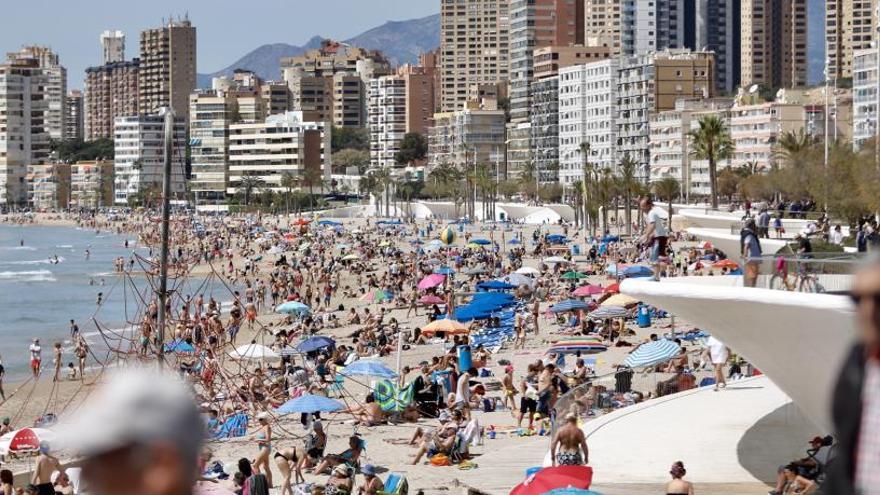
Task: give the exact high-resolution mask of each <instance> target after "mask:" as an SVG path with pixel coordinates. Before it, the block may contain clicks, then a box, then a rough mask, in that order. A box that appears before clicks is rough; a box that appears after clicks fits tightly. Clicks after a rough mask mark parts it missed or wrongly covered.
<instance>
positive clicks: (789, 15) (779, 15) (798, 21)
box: [740, 0, 807, 88]
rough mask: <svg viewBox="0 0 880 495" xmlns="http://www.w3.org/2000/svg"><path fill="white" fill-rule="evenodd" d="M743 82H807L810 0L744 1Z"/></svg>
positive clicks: (792, 84) (778, 84) (777, 84)
mask: <svg viewBox="0 0 880 495" xmlns="http://www.w3.org/2000/svg"><path fill="white" fill-rule="evenodd" d="M741 1H742V4H741V15H742V37H741V40H742V43H741V51H740V53H741V65H742V68H741V73H742V85H743V86H746V87H748V86H751V85H752V84H760V85H764V86H767V87H770V88H783V87H785V88H789V87H797V86H803V85H805V84H806V83H807V0H741Z"/></svg>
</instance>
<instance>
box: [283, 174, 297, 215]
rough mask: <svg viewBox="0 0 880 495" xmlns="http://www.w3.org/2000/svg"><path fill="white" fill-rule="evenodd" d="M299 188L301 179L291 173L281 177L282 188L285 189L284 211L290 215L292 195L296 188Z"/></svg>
mask: <svg viewBox="0 0 880 495" xmlns="http://www.w3.org/2000/svg"><path fill="white" fill-rule="evenodd" d="M297 186H299V177H297V176H295V175H293V174H292V173H290V172H284V173H283V174H282V175H281V187H283V188H284V211H285V213H286V214H287V215H290V195H291V193H292V192H293V189H294V188H295V187H297Z"/></svg>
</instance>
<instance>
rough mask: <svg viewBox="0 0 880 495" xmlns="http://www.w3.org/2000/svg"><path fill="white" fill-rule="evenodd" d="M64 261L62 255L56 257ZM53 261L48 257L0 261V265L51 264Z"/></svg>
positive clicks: (59, 260)
mask: <svg viewBox="0 0 880 495" xmlns="http://www.w3.org/2000/svg"><path fill="white" fill-rule="evenodd" d="M63 261H66V260H65V259H64V257H63V256H59V257H58V262H59V263H61V262H63ZM53 264H55V262H54V261H52V260H49V259H44V260H29V261H4V262H2V263H0V265H53Z"/></svg>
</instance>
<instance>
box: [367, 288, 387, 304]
mask: <svg viewBox="0 0 880 495" xmlns="http://www.w3.org/2000/svg"><path fill="white" fill-rule="evenodd" d="M388 299H391V296H390V295H389V294H388V293H387V292H385V291H384V290H371V291H370V292H367V293H366V294H364V295H363V296H361V301H363V302H371V303H379V302H382V301H387V300H388Z"/></svg>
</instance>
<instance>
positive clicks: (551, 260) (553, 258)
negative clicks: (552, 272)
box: [544, 256, 571, 265]
mask: <svg viewBox="0 0 880 495" xmlns="http://www.w3.org/2000/svg"><path fill="white" fill-rule="evenodd" d="M544 263H547V264H548V265H553V264H556V263H571V262H570V261H568V260H567V259H565V258H563V257H562V256H551V257H549V258H544Z"/></svg>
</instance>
